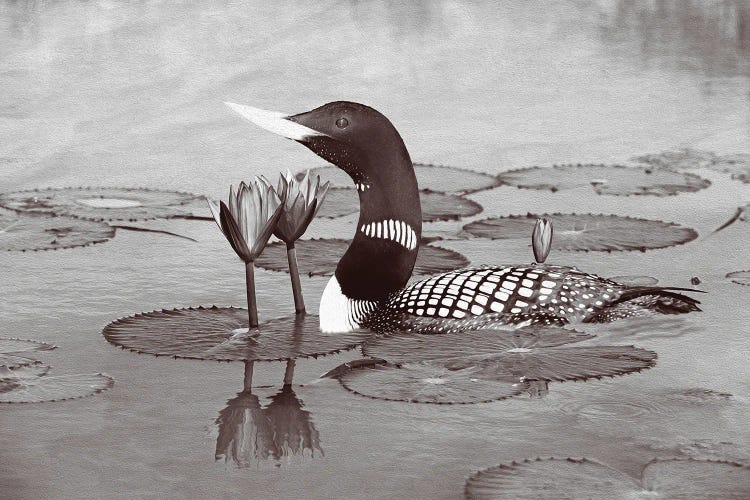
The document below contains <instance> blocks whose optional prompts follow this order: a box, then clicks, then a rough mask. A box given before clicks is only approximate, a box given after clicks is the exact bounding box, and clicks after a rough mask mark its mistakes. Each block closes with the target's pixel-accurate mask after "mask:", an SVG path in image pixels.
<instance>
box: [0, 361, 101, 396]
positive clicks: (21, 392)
mask: <svg viewBox="0 0 750 500" xmlns="http://www.w3.org/2000/svg"><path fill="white" fill-rule="evenodd" d="M48 370H49V366H46V365H32V366H24V367H20V368H16V369H15V370H2V369H0V403H44V402H49V401H64V400H67V399H77V398H83V397H86V396H91V395H94V394H96V393H98V392H102V391H105V390H107V389H109V388H110V387H112V385H113V384H114V380H113V379H112V377H109V376H108V375H104V374H102V373H92V374H76V375H57V376H49V375H46V373H47V371H48Z"/></svg>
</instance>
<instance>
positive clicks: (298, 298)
mask: <svg viewBox="0 0 750 500" xmlns="http://www.w3.org/2000/svg"><path fill="white" fill-rule="evenodd" d="M286 257H287V259H288V260H289V276H291V278H292V293H293V294H294V312H295V313H296V314H303V313H304V312H305V298H304V297H303V296H302V284H301V283H300V280H299V267H298V266H297V249H296V248H294V243H287V244H286Z"/></svg>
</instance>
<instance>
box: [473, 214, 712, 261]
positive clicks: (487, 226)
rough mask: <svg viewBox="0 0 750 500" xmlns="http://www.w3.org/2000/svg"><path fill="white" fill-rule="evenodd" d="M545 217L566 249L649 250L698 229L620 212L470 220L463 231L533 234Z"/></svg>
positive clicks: (555, 242) (514, 236) (518, 235)
mask: <svg viewBox="0 0 750 500" xmlns="http://www.w3.org/2000/svg"><path fill="white" fill-rule="evenodd" d="M540 217H545V218H546V219H549V220H550V221H551V222H552V225H553V227H554V228H555V237H554V239H553V240H552V248H554V249H556V250H564V251H600V252H616V251H625V250H640V251H646V250H651V249H656V248H667V247H671V246H675V245H681V244H683V243H687V242H689V241H692V240H694V239H695V238H697V237H698V233H697V232H695V230H693V229H691V228H688V227H683V226H680V225H677V224H674V223H669V222H661V221H658V220H648V219H636V218H633V217H623V216H619V215H594V214H543V215H535V214H527V215H509V216H507V217H493V218H489V219H483V220H479V221H475V222H471V223H469V224H467V225H465V226H464V228H463V229H464V231H466V232H467V233H469V234H471V235H473V236H478V237H480V238H489V239H493V240H494V239H514V240H526V241H529V240H530V238H531V236H530V235H531V232H532V230H533V229H534V224H535V223H536V220H537V219H538V218H540Z"/></svg>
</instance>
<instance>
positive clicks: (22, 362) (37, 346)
mask: <svg viewBox="0 0 750 500" xmlns="http://www.w3.org/2000/svg"><path fill="white" fill-rule="evenodd" d="M54 348H55V346H53V345H52V344H47V343H45V342H39V341H37V340H24V339H3V338H0V368H9V369H14V368H18V367H20V366H29V365H33V364H39V363H40V362H39V361H36V360H34V359H29V358H27V357H25V354H26V353H27V352H29V351H48V350H51V349H54ZM22 354H23V355H24V356H21V355H22Z"/></svg>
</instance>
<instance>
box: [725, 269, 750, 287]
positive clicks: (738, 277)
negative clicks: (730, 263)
mask: <svg viewBox="0 0 750 500" xmlns="http://www.w3.org/2000/svg"><path fill="white" fill-rule="evenodd" d="M727 278H729V279H730V280H731V281H732V283H737V284H738V285H743V286H750V271H734V272H731V273H728V274H727Z"/></svg>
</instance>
